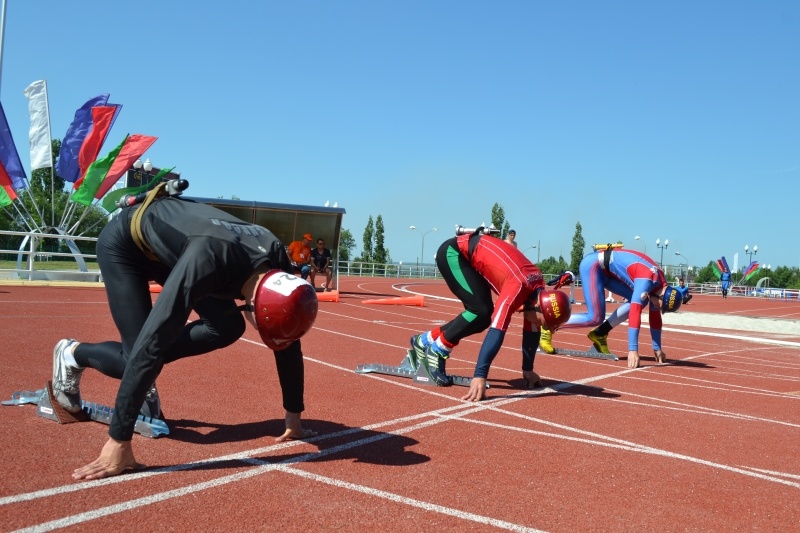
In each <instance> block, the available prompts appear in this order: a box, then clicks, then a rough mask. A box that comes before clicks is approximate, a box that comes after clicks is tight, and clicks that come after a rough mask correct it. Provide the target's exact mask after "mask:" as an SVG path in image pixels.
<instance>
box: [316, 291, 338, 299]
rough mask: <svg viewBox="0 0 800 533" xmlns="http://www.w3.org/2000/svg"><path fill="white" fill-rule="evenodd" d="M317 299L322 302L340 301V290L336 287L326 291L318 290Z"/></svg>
mask: <svg viewBox="0 0 800 533" xmlns="http://www.w3.org/2000/svg"><path fill="white" fill-rule="evenodd" d="M317 300H319V301H320V302H338V301H339V291H337V290H336V289H333V290H330V291H326V292H318V293H317Z"/></svg>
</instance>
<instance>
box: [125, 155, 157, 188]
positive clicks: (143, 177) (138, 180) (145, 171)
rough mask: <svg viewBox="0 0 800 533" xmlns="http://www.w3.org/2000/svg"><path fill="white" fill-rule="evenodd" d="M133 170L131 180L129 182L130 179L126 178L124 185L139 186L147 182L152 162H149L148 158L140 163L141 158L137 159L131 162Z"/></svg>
mask: <svg viewBox="0 0 800 533" xmlns="http://www.w3.org/2000/svg"><path fill="white" fill-rule="evenodd" d="M133 170H135V172H134V174H133V176H132V177H133V182H132V183H131V182H130V180H127V181H126V183H125V187H133V186H140V185H146V184H147V183H149V181H147V180H148V178H149V177H150V171H151V170H153V163H151V162H150V160H149V159H147V160H146V161H145V162H144V163H142V160H141V159H137V160H136V161H134V162H133ZM129 177H130V176H129Z"/></svg>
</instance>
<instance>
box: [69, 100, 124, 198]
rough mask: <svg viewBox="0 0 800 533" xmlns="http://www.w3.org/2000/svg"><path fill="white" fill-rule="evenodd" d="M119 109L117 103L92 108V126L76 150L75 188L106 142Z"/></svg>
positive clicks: (119, 106) (120, 107)
mask: <svg viewBox="0 0 800 533" xmlns="http://www.w3.org/2000/svg"><path fill="white" fill-rule="evenodd" d="M121 109H122V106H121V105H119V104H111V105H105V106H95V107H93V108H92V124H93V126H92V129H91V130H90V131H89V133H88V135H87V136H86V139H85V140H84V141H83V145H81V148H80V151H79V152H78V176H79V179H77V180H75V188H76V189H77V188H78V187H80V186H81V181H82V180H83V176H84V174H86V170H87V169H88V168H89V165H91V164H92V163H93V162H94V161H95V159H97V155H98V154H99V153H100V149H101V148H102V147H103V143H105V142H106V137H108V132H109V131H111V126H113V125H114V121H115V120H116V118H117V115H118V114H119V112H120V110H121Z"/></svg>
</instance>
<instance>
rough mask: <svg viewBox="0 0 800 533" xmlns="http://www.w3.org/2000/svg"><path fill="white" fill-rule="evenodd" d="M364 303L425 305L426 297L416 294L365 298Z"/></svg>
mask: <svg viewBox="0 0 800 533" xmlns="http://www.w3.org/2000/svg"><path fill="white" fill-rule="evenodd" d="M361 303H364V304H385V305H416V306H419V307H425V297H424V296H422V295H421V294H416V295H414V296H403V297H401V298H382V299H379V300H364V301H363V302H361Z"/></svg>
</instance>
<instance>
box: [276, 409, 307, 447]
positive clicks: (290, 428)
mask: <svg viewBox="0 0 800 533" xmlns="http://www.w3.org/2000/svg"><path fill="white" fill-rule="evenodd" d="M316 434H317V432H316V431H311V430H310V429H303V424H302V423H301V422H300V413H290V412H289V411H286V431H284V432H283V435H281V436H280V437H275V442H286V441H288V440H297V439H307V438H309V437H314V436H316Z"/></svg>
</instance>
